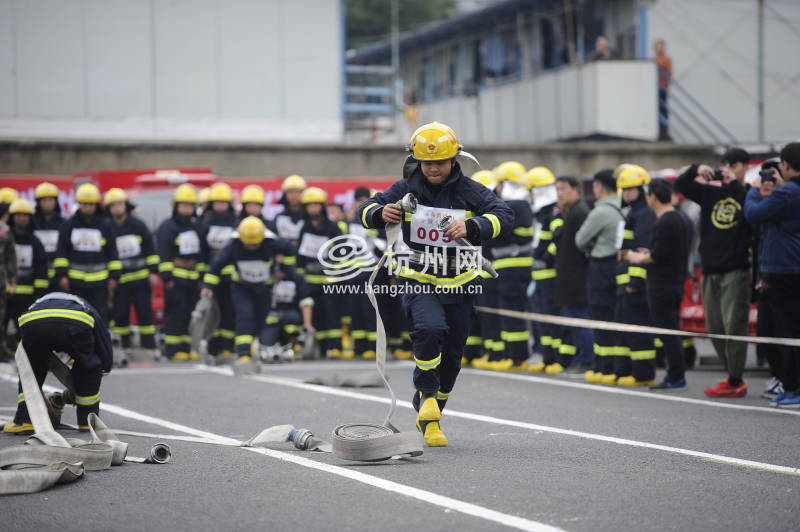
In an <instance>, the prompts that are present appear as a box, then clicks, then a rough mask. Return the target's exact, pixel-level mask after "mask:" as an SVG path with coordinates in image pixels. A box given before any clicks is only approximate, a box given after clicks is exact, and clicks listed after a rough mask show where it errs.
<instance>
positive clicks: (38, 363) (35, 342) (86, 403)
mask: <svg viewBox="0 0 800 532" xmlns="http://www.w3.org/2000/svg"><path fill="white" fill-rule="evenodd" d="M19 323H20V329H21V332H22V345H23V347H24V348H25V352H26V353H27V354H28V359H29V360H30V362H31V367H32V368H33V372H34V374H35V375H36V380H37V381H38V383H39V386H40V387H41V386H42V384H44V380H45V377H47V371H48V368H49V363H50V357H52V356H54V355H53V354H52V353H53V352H63V353H67V354H68V355H69V356H70V358H72V360H74V364H73V365H72V371H71V373H72V379H73V382H74V384H75V403H76V405H77V407H78V425H79V426H80V427H86V426H87V425H88V422H87V417H88V416H89V414H90V413H92V412H94V413H98V412H99V411H100V379H101V377H102V375H103V374H104V373H108V372H110V371H111V366H112V364H113V361H114V355H113V351H112V347H111V337H110V336H109V333H108V325H107V324H106V323H105V322H104V321H103V318H102V317H101V316H100V314H99V313H98V312H97V310H96V309H95V308H94V307H92V306H91V305H90V304H89V303H88V302H87V301H86V300H84V299H82V298H80V297H77V296H74V295H72V294H65V293H63V292H52V293H50V294H47V295H46V296H44V297H42V298H40V299H38V300H37V301H36V302H35V303H34V304H33V305H31V306H30V308H29V309H28V311H27V312H26V313H24V314H23V315H22V316H20V318H19ZM14 422H15V423H17V424H23V423H30V422H31V420H30V416H29V415H28V408H27V405H26V404H25V395H24V394H23V392H22V383H20V384H19V399H18V403H17V413H16V415H15V416H14Z"/></svg>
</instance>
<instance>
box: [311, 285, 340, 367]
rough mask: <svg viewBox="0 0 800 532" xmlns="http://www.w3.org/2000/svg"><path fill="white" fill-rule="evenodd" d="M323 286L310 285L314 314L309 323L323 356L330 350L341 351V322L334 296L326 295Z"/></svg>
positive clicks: (336, 299)
mask: <svg viewBox="0 0 800 532" xmlns="http://www.w3.org/2000/svg"><path fill="white" fill-rule="evenodd" d="M323 286H326V285H323V284H312V285H311V297H312V298H313V299H314V312H313V313H312V314H311V322H312V323H313V325H314V328H315V329H316V330H317V332H316V335H315V336H316V338H317V340H318V341H319V347H320V350H321V351H322V353H323V355H324V354H325V353H326V352H327V351H329V350H331V349H339V350H341V349H342V320H341V313H340V312H339V305H338V302H337V301H338V298H339V297H341V296H337V295H336V294H330V293H326V292H325V290H324V289H323Z"/></svg>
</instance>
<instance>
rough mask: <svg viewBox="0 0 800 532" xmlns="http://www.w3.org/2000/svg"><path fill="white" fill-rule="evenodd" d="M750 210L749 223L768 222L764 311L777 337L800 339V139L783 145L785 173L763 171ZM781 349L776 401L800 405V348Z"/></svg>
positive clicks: (764, 244)
mask: <svg viewBox="0 0 800 532" xmlns="http://www.w3.org/2000/svg"><path fill="white" fill-rule="evenodd" d="M744 215H745V218H746V219H747V221H748V222H750V223H753V224H763V225H764V226H765V231H764V239H763V242H762V245H761V253H760V265H759V270H760V274H761V285H762V295H763V297H762V299H761V301H762V304H763V302H766V307H765V308H764V309H762V308H759V312H762V311H765V312H768V313H769V316H770V317H771V320H772V327H773V329H772V332H773V335H774V336H775V337H778V338H800V322H799V321H798V320H797V316H798V314H800V142H791V143H789V144H787V145H786V146H785V147H784V148H783V150H781V154H780V167H779V172H773V173H772V176H769V175H766V174H764V175H759V177H758V179H756V182H755V183H754V184H753V188H752V189H751V190H750V191H749V192H748V193H747V199H746V202H745V206H744ZM779 349H780V352H781V353H782V355H783V356H782V361H781V362H782V363H781V364H780V367H779V368H778V373H779V375H777V377H778V378H779V379H780V380H781V381H782V382H783V392H782V393H778V394H777V395H776V396H775V397H774V398H773V399H772V402H771V404H772V405H774V406H777V407H779V408H800V394H798V389H800V348H798V347H791V346H780V348H779ZM775 369H776V368H773V370H775Z"/></svg>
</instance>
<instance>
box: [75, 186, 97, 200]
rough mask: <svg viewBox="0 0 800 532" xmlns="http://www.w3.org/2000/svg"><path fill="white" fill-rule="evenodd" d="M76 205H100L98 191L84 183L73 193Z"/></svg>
mask: <svg viewBox="0 0 800 532" xmlns="http://www.w3.org/2000/svg"><path fill="white" fill-rule="evenodd" d="M75 201H77V202H78V203H100V189H99V188H97V186H95V185H94V184H92V183H84V184H82V185H81V186H79V187H78V190H76V191H75Z"/></svg>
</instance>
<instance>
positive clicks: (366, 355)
mask: <svg viewBox="0 0 800 532" xmlns="http://www.w3.org/2000/svg"><path fill="white" fill-rule="evenodd" d="M376 357H377V354H376V353H375V351H373V350H371V349H370V350H369V351H364V352H363V353H361V358H364V359H366V360H375V358H376Z"/></svg>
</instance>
